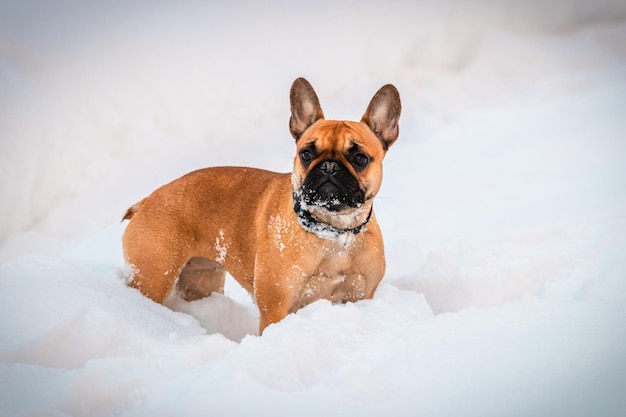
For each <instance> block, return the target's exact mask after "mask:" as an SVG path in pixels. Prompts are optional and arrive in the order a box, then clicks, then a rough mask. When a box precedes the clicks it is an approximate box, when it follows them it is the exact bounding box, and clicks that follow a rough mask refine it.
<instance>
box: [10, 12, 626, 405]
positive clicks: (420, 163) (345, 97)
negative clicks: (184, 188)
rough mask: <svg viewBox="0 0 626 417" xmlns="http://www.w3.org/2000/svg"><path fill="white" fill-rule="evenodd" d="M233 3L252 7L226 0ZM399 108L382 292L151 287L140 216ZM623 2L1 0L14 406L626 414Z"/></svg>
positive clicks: (383, 204) (380, 207)
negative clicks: (295, 100)
mask: <svg viewBox="0 0 626 417" xmlns="http://www.w3.org/2000/svg"><path fill="white" fill-rule="evenodd" d="M226 3H228V4H226ZM299 76H304V77H306V78H307V79H308V80H309V81H310V82H311V83H312V84H313V86H314V87H315V88H316V91H317V93H318V95H319V97H320V100H321V102H322V107H323V108H324V112H325V114H326V116H327V117H328V118H331V119H351V120H354V119H359V118H360V116H361V115H362V113H363V111H364V110H365V107H366V106H367V104H368V102H369V100H370V98H371V97H372V95H373V94H374V93H375V91H376V90H377V89H378V88H379V87H380V86H382V85H383V84H385V83H389V82H390V83H394V84H395V85H396V86H397V87H398V89H399V91H400V93H401V97H402V103H403V114H402V118H401V129H400V138H399V140H398V142H397V143H396V144H395V145H394V146H393V147H392V148H391V149H390V151H389V154H388V155H387V159H386V161H385V164H384V166H385V180H384V184H383V188H382V190H381V192H380V194H379V197H378V199H377V201H376V213H377V216H378V218H379V221H380V223H381V227H382V229H383V234H384V237H385V244H386V253H387V263H388V269H387V273H386V276H385V278H384V280H383V282H382V283H381V285H380V287H379V289H378V291H377V293H376V295H375V297H374V299H373V300H369V301H363V302H359V303H355V304H347V305H335V306H333V305H331V304H330V303H328V302H324V301H320V302H316V303H314V304H312V305H310V306H308V307H306V308H304V309H302V310H301V311H299V312H298V313H297V314H294V315H291V316H289V317H287V318H286V319H285V320H284V321H282V322H280V323H279V324H276V325H273V326H271V327H269V328H268V329H267V330H266V332H265V333H264V335H263V336H262V337H259V336H257V335H256V328H257V326H258V314H257V313H256V310H255V306H254V304H253V302H252V300H251V298H250V297H249V296H248V295H247V294H245V292H243V290H242V289H241V288H240V287H238V285H237V284H236V283H235V282H234V281H232V280H229V281H228V283H227V291H226V295H225V296H213V297H210V298H208V299H205V300H200V301H197V302H194V303H184V302H180V301H176V300H173V301H172V302H171V303H170V307H171V309H170V308H168V307H164V306H161V305H158V304H155V303H153V302H152V301H150V300H148V299H147V298H145V297H143V296H142V295H141V294H139V293H138V292H137V291H135V290H132V289H129V288H127V287H126V286H125V285H124V282H123V278H122V275H123V273H122V267H123V265H122V261H121V247H120V236H121V234H122V232H123V228H124V224H123V223H120V218H121V216H122V215H123V213H124V212H125V210H126V208H127V207H128V206H130V205H131V204H133V203H134V202H136V201H137V200H139V199H140V198H142V197H144V196H145V195H147V194H148V193H149V192H151V191H152V190H153V189H154V188H156V187H158V186H160V185H162V184H163V183H165V182H168V181H170V180H172V179H174V178H176V177H178V176H180V175H182V174H184V173H186V172H188V171H191V170H193V169H196V168H201V167H205V166H212V165H250V166H255V167H261V168H267V169H272V170H276V171H282V172H287V171H288V170H290V167H291V163H292V158H293V152H294V148H295V147H294V143H293V140H292V138H291V136H290V135H289V132H288V128H287V121H288V118H289V102H288V92H289V87H290V85H291V82H292V81H293V80H294V79H295V78H296V77H299ZM625 387H626V3H625V2H623V1H619V0H617V1H604V0H598V1H585V0H580V1H577V0H555V1H544V0H531V1H524V2H521V1H520V2H517V1H506V0H500V1H497V0H494V1H434V0H433V1H391V0H390V1H386V2H362V1H341V2H339V1H319V2H302V3H297V2H290V1H276V2H266V1H250V2H237V1H235V2H218V1H190V2H169V1H163V0H158V1H135V2H125V1H108V2H80V1H77V0H58V1H54V2H52V1H15V0H13V1H12V0H4V1H2V3H0V415H2V416H206V415H210V416H244V415H259V416H283V415H284V416H319V415H331V414H332V415H354V416H417V415H420V416H557V415H558V416H622V415H626V388H625Z"/></svg>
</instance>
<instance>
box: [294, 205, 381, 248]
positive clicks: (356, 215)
mask: <svg viewBox="0 0 626 417" xmlns="http://www.w3.org/2000/svg"><path fill="white" fill-rule="evenodd" d="M293 209H294V211H295V212H296V215H297V216H298V223H300V226H302V227H303V228H304V229H305V230H306V231H308V232H311V233H314V234H315V235H317V236H318V237H321V238H323V239H328V240H337V241H339V242H341V243H344V244H347V243H349V242H351V241H352V239H353V238H354V236H355V235H357V234H359V233H361V232H363V231H365V230H366V228H367V224H368V223H369V221H370V219H371V218H372V204H371V202H369V203H366V204H364V205H363V206H361V207H358V208H355V209H353V210H351V211H350V212H348V213H337V212H332V211H330V210H328V209H326V208H323V207H319V206H313V205H307V204H305V203H303V202H301V201H300V199H299V198H297V197H296V196H295V195H294V208H293Z"/></svg>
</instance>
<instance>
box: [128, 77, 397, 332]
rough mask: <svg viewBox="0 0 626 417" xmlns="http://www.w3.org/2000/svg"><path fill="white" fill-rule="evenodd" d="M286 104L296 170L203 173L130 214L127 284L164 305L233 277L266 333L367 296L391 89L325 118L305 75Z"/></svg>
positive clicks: (390, 132) (390, 138) (392, 117)
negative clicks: (301, 314) (296, 316)
mask: <svg viewBox="0 0 626 417" xmlns="http://www.w3.org/2000/svg"><path fill="white" fill-rule="evenodd" d="M290 99H291V118H290V121H289V128H290V131H291V134H292V135H293V137H294V138H295V139H296V145H297V153H296V157H295V162H294V169H293V173H291V174H279V173H275V172H269V171H263V170H259V169H254V168H236V167H218V168H206V169H201V170H198V171H194V172H191V173H189V174H187V175H185V176H183V177H181V178H179V179H177V180H175V181H173V182H171V183H169V184H167V185H164V186H163V187H161V188H159V189H157V190H156V191H154V192H153V193H152V194H151V195H150V196H148V197H146V198H145V199H143V200H142V201H140V202H139V203H137V204H135V205H134V206H132V207H131V208H130V209H128V212H127V213H126V215H125V216H124V219H128V220H130V223H129V224H128V227H127V228H126V231H125V233H124V237H123V247H124V255H125V258H126V261H127V262H128V264H129V265H130V266H131V271H132V277H131V278H132V281H131V283H130V285H131V286H132V287H134V288H137V289H139V290H140V291H141V292H142V293H143V294H145V295H146V296H148V297H150V298H151V299H153V300H154V301H157V302H159V303H161V302H163V301H164V299H165V298H166V297H167V296H168V295H169V294H170V292H171V291H172V289H173V288H174V287H176V290H177V292H178V294H179V295H180V296H181V297H182V298H184V299H186V300H197V299H200V298H203V297H206V296H208V295H210V294H211V293H212V292H223V288H224V278H225V274H226V272H229V273H230V274H231V275H232V276H233V277H234V278H235V279H236V280H237V281H238V282H239V283H240V284H241V285H242V286H243V287H244V288H245V289H246V290H248V291H249V292H250V293H251V294H252V295H253V296H254V297H255V299H256V303H257V306H258V308H259V311H260V316H261V323H260V332H261V333H262V332H263V330H264V329H265V328H266V327H267V326H268V325H270V324H272V323H276V322H278V321H280V320H282V319H283V318H284V317H285V316H286V315H287V314H289V313H293V312H295V311H297V310H298V309H300V308H301V307H303V306H305V305H307V304H309V303H312V302H313V301H315V300H318V299H321V298H324V299H328V300H330V301H332V302H347V301H357V300H361V299H364V298H372V296H373V295H374V291H375V290H376V287H377V286H378V283H379V282H380V280H381V279H382V278H383V275H384V272H385V255H384V252H383V239H382V235H381V233H380V229H379V227H378V223H377V222H376V217H375V216H374V212H373V210H372V203H373V200H374V197H375V196H376V193H377V192H378V190H379V188H380V185H381V181H382V161H383V157H384V156H385V153H386V151H387V149H388V148H389V146H391V145H392V144H393V143H394V142H395V140H396V139H397V137H398V119H399V117H400V96H399V94H398V91H397V90H396V88H395V87H394V86H392V85H390V84H388V85H385V86H384V87H382V88H381V89H380V90H379V91H378V92H377V93H376V95H375V96H374V97H373V98H372V101H371V102H370V104H369V106H368V108H367V110H366V112H365V114H364V116H363V118H362V120H361V122H349V121H331V120H324V115H323V113H322V109H321V107H320V103H319V100H318V98H317V95H316V94H315V91H313V88H312V87H311V85H310V84H309V83H308V82H307V81H306V80H305V79H303V78H299V79H297V80H296V81H295V82H294V83H293V85H292V87H291V94H290Z"/></svg>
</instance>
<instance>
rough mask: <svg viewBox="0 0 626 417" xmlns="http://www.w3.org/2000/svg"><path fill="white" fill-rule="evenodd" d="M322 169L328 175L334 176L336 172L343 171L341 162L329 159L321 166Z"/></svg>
mask: <svg viewBox="0 0 626 417" xmlns="http://www.w3.org/2000/svg"><path fill="white" fill-rule="evenodd" d="M320 169H321V170H322V171H324V172H325V173H326V174H327V175H333V174H334V173H335V172H337V171H339V170H340V169H341V164H340V163H339V161H335V160H333V159H327V160H326V161H324V162H322V163H321V164H320Z"/></svg>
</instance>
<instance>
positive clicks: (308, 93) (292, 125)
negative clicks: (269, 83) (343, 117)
mask: <svg viewBox="0 0 626 417" xmlns="http://www.w3.org/2000/svg"><path fill="white" fill-rule="evenodd" d="M289 100H290V101H291V117H290V118H289V130H290V131H291V135H292V136H293V137H294V139H295V140H296V142H297V141H298V139H300V136H302V134H303V133H304V131H305V130H306V129H307V128H308V127H309V126H311V125H312V124H313V123H315V122H316V121H317V120H319V119H323V118H324V113H323V112H322V107H321V106H320V101H319V100H318V98H317V95H316V94H315V91H314V90H313V87H311V84H309V82H308V81H307V80H305V79H304V78H298V79H297V80H295V81H294V82H293V84H292V86H291V93H290V94H289Z"/></svg>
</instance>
